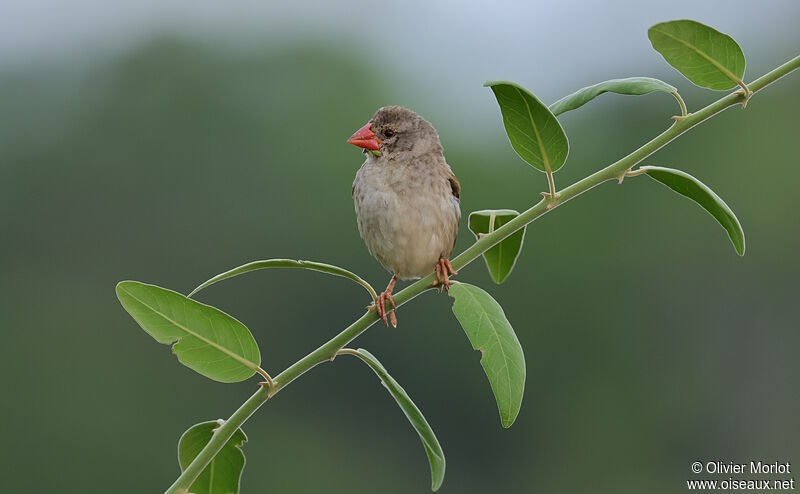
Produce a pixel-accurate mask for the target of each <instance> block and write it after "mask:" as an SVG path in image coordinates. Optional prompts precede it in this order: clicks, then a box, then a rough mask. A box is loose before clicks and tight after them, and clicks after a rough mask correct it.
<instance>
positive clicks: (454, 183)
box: [447, 172, 461, 201]
mask: <svg viewBox="0 0 800 494" xmlns="http://www.w3.org/2000/svg"><path fill="white" fill-rule="evenodd" d="M447 181H448V182H450V190H451V191H452V192H453V195H454V196H455V198H456V199H458V200H459V201H461V184H460V183H459V182H458V179H457V178H456V176H455V174H454V173H453V172H450V176H449V177H448V178H447Z"/></svg>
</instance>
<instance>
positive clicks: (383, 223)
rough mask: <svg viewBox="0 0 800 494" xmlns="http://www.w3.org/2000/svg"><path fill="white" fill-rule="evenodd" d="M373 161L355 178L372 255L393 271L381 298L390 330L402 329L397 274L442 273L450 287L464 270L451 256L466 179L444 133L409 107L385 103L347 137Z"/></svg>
mask: <svg viewBox="0 0 800 494" xmlns="http://www.w3.org/2000/svg"><path fill="white" fill-rule="evenodd" d="M347 142H348V143H349V144H353V145H355V146H358V147H360V148H362V150H363V151H362V152H363V153H364V154H365V155H366V160H365V161H364V163H363V164H362V165H361V167H360V168H359V169H358V172H357V173H356V177H355V180H354V181H353V190H352V196H353V202H354V203H355V210H356V219H357V222H358V231H359V234H360V235H361V238H362V239H363V240H364V243H365V244H366V245H367V249H368V250H369V253H370V254H372V256H373V257H375V258H376V259H377V260H378V262H380V263H381V265H383V267H384V268H386V269H387V270H388V271H390V272H391V273H392V278H391V280H390V281H389V284H388V285H387V287H386V290H384V291H383V292H381V294H380V295H379V296H378V298H377V299H376V300H375V307H376V310H377V313H378V315H379V316H380V318H381V320H383V323H384V324H385V325H386V326H387V327H388V326H389V324H388V322H387V307H386V304H387V302H388V303H390V304H391V306H392V310H391V311H388V314H389V315H388V317H389V319H390V320H391V324H392V327H397V317H396V316H395V313H394V309H395V308H396V306H395V303H394V298H393V297H392V291H393V290H394V287H395V284H396V283H397V280H398V279H401V280H409V279H417V278H421V277H423V276H427V275H428V274H430V273H431V272H434V271H435V273H436V281H435V282H434V286H439V288H440V289H439V291H440V292H441V290H442V288H443V289H444V290H446V291H448V290H449V289H450V284H451V282H450V277H451V276H453V275H456V274H457V272H456V270H455V269H453V266H452V264H450V254H451V253H452V251H453V247H454V246H455V242H456V237H457V236H458V224H459V221H460V220H461V184H460V183H459V181H458V179H457V178H456V176H455V174H454V173H453V170H452V169H451V168H450V165H448V164H447V161H446V160H445V158H444V153H443V148H442V144H441V142H440V141H439V134H438V133H437V132H436V129H434V127H433V125H431V123H430V122H428V121H427V120H425V119H424V118H423V117H421V116H420V115H418V114H417V113H415V112H414V111H412V110H409V109H408V108H404V107H402V106H384V107H382V108H379V109H378V110H377V111H376V112H375V114H374V115H373V116H372V118H371V119H370V120H369V121H368V122H367V123H366V124H365V125H364V126H363V127H361V128H360V129H358V130H357V131H356V132H355V133H354V134H353V135H352V136H350V138H349V139H348V140H347Z"/></svg>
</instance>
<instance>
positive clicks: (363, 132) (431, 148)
mask: <svg viewBox="0 0 800 494" xmlns="http://www.w3.org/2000/svg"><path fill="white" fill-rule="evenodd" d="M347 142H348V143H350V144H353V145H354V146H358V147H360V148H363V149H364V152H365V153H369V154H371V155H372V156H375V157H380V156H385V157H386V158H387V159H389V160H393V159H398V158H399V159H413V158H415V157H418V156H422V155H424V154H427V153H430V152H437V151H438V152H441V151H442V145H441V144H440V142H439V135H438V134H437V133H436V129H434V128H433V125H431V124H430V122H428V121H427V120H425V119H424V118H422V117H421V116H419V115H417V114H416V113H414V112H413V111H411V110H409V109H408V108H403V107H402V106H384V107H383V108H380V109H378V111H376V112H375V115H373V116H372V118H371V119H370V120H369V122H367V123H366V125H364V126H363V127H361V128H360V129H358V130H357V131H356V132H355V133H354V134H353V135H352V136H350V139H348V140H347Z"/></svg>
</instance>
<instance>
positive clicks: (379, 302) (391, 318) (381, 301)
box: [375, 276, 397, 328]
mask: <svg viewBox="0 0 800 494" xmlns="http://www.w3.org/2000/svg"><path fill="white" fill-rule="evenodd" d="M395 283H397V276H392V280H391V281H390V282H389V286H387V287H386V290H384V291H382V292H381V294H380V295H378V298H376V299H375V310H376V311H377V312H378V316H380V318H381V320H382V321H383V324H385V325H386V327H387V328H388V327H389V323H391V324H392V327H393V328H396V327H397V316H395V315H394V311H395V309H397V306H396V305H395V303H394V298H393V297H392V290H394V284H395ZM387 300H388V301H389V303H390V304H392V310H391V311H390V312H389V313H388V314H387V312H386V301H387Z"/></svg>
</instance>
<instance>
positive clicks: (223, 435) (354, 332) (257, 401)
mask: <svg viewBox="0 0 800 494" xmlns="http://www.w3.org/2000/svg"><path fill="white" fill-rule="evenodd" d="M797 68H800V55H798V56H797V57H795V58H793V59H791V60H789V61H788V62H786V63H784V64H783V65H781V66H780V67H777V68H776V69H774V70H772V71H770V72H768V73H767V74H765V75H763V76H761V77H760V78H758V79H756V80H755V81H753V82H752V83H750V84H749V85H748V87H749V89H750V91H751V95H752V94H755V93H756V92H758V91H760V90H761V89H763V88H764V87H766V86H767V85H769V84H772V83H773V82H775V81H776V80H778V79H780V78H781V77H783V76H785V75H786V74H788V73H789V72H791V71H793V70H795V69H797ZM749 96H750V95H748V97H749ZM748 97H745V95H744V94H743V93H742V92H734V93H730V94H728V95H726V96H723V97H722V98H720V99H718V100H717V101H715V102H713V103H711V104H710V105H708V106H706V107H705V108H703V109H701V110H699V111H697V112H694V113H691V114H689V115H687V116H686V117H685V118H682V119H680V120H678V121H676V122H675V123H673V124H672V126H671V127H670V128H668V129H667V130H665V131H664V132H662V133H661V134H659V135H658V136H656V137H655V138H653V139H652V140H651V141H650V142H648V143H646V144H645V145H643V146H642V147H640V148H639V149H637V150H635V151H633V152H632V153H630V154H629V155H627V156H625V157H624V158H622V159H620V160H619V161H617V162H615V163H612V164H610V165H608V166H606V167H605V168H603V169H602V170H599V171H597V172H595V173H593V174H591V175H589V176H588V177H586V178H584V179H582V180H580V181H578V182H575V183H574V184H572V185H570V186H569V187H567V188H565V189H562V190H561V191H560V192H559V200H558V201H557V202H551V201H548V200H546V199H542V200H541V201H539V202H538V203H537V204H535V205H534V206H532V207H531V208H530V209H528V210H526V211H525V212H523V213H522V214H520V215H519V216H517V217H516V218H514V219H513V220H511V221H509V222H508V223H506V224H504V225H503V226H501V227H500V228H498V229H497V230H495V231H493V232H492V233H489V234H487V235H484V236H483V237H481V238H480V239H478V240H477V241H476V242H475V243H474V244H472V245H471V246H470V247H469V248H467V249H466V250H465V251H464V252H462V253H461V254H459V255H458V257H456V258H455V259H453V260H452V261H451V262H452V264H453V268H454V269H456V270H460V269H461V268H463V267H464V266H466V265H467V264H469V263H471V262H472V261H474V260H475V259H477V258H478V257H480V256H481V255H482V254H483V253H484V252H486V251H487V250H489V249H490V248H491V247H493V246H494V245H496V244H498V243H499V242H501V241H502V240H503V239H505V238H506V237H508V236H510V235H511V234H513V233H514V232H516V231H517V230H520V229H521V228H523V227H524V226H525V225H527V224H528V223H531V222H532V221H533V220H535V219H537V218H538V217H540V216H542V215H544V214H545V213H547V212H549V211H552V210H553V209H555V208H556V207H558V206H560V205H561V204H563V203H565V202H567V201H569V200H570V199H573V198H575V197H577V196H579V195H580V194H582V193H584V192H586V191H587V190H589V189H592V188H594V187H596V186H598V185H600V184H601V183H603V182H606V181H609V180H614V179H617V178H618V177H619V176H620V175H623V174H624V173H625V172H626V171H628V170H630V169H631V167H633V166H635V165H636V164H637V163H639V162H640V161H642V160H643V159H645V158H647V157H648V156H650V155H651V154H653V153H655V152H656V151H658V150H659V149H660V148H661V147H663V146H665V145H666V144H668V143H669V142H670V141H672V140H673V139H675V138H676V137H678V136H679V135H681V134H683V133H684V132H686V131H687V130H689V129H691V128H692V127H694V126H695V125H697V124H699V123H701V122H703V121H705V120H707V119H709V118H711V117H712V116H714V115H716V114H717V113H719V112H721V111H722V110H724V109H726V108H728V107H731V106H733V105H736V104H739V103H744V102H745V101H746V99H747V98H748ZM551 192H554V190H553V188H552V187H551ZM552 199H553V198H551V200H552ZM433 281H434V274H433V273H431V274H429V275H428V276H426V277H424V278H422V279H420V280H418V281H416V282H414V283H413V284H411V285H409V286H408V287H406V288H404V289H403V290H401V291H400V292H398V293H397V294H396V295H395V296H394V300H395V303H396V304H397V306H398V307H399V306H401V305H403V304H405V303H406V302H408V301H409V300H411V299H412V298H414V297H416V296H418V295H419V294H421V293H422V292H424V291H426V290H430V289H432V288H433V286H432V283H433ZM379 320H380V318H379V317H378V315H377V313H376V312H375V309H374V308H371V309H370V310H368V311H367V312H366V313H365V314H364V315H363V316H361V317H360V318H359V319H358V320H356V321H355V322H353V323H352V324H351V325H350V326H348V327H347V328H345V329H344V331H342V332H341V333H339V334H338V335H336V336H334V337H333V338H331V339H330V340H328V341H327V342H326V343H324V344H323V345H321V346H320V347H319V348H317V349H316V350H314V351H313V352H311V353H309V354H308V355H306V356H305V357H303V358H302V359H300V360H298V361H297V362H295V363H294V364H292V365H291V366H289V367H288V368H287V369H286V370H284V371H283V372H281V373H280V374H278V375H277V376H275V378H274V379H273V383H272V385H271V386H269V387H267V386H262V387H260V388H259V389H258V391H256V392H255V394H253V395H252V396H251V397H250V398H248V399H247V401H245V402H244V404H242V406H241V407H239V409H238V410H236V411H235V412H234V413H233V415H231V416H230V418H229V419H228V420H226V421H225V423H224V424H223V425H222V426H220V427H219V428H218V429H217V430H216V431H214V434H213V435H212V436H211V440H210V441H209V442H208V444H206V446H205V447H204V448H203V449H202V450H201V451H200V453H199V454H198V455H197V457H195V459H194V460H192V462H191V463H190V464H189V466H188V467H186V470H184V471H183V472H182V473H181V475H180V476H179V477H178V478H177V480H175V483H173V484H172V486H171V487H170V488H169V489H167V491H166V493H167V494H185V493H186V492H188V489H189V488H190V487H191V485H192V483H193V482H194V481H195V479H197V477H198V476H199V475H200V473H202V471H203V469H204V468H205V467H206V465H208V464H209V462H211V460H212V459H213V458H214V456H216V454H217V453H218V452H219V451H220V450H221V449H222V447H223V446H224V445H225V444H226V443H227V442H228V440H229V439H230V438H231V437H232V436H233V434H234V432H236V429H238V428H239V427H241V425H242V424H243V423H244V422H245V421H246V420H247V419H248V418H249V417H250V416H251V415H252V414H253V413H254V412H255V411H256V410H257V409H258V408H259V407H260V406H261V405H263V404H264V403H265V402H266V401H267V400H269V399H270V398H271V397H272V396H274V395H275V394H276V393H278V392H279V391H280V390H281V389H283V388H284V387H286V386H287V385H288V384H289V383H291V382H292V381H294V380H295V379H297V378H298V377H299V376H301V375H302V374H304V373H305V372H307V371H309V370H310V369H311V368H313V367H315V366H316V365H318V364H321V363H323V362H326V361H329V360H333V359H334V358H335V357H336V354H337V352H338V351H339V350H341V349H342V348H344V346H345V345H347V344H348V343H350V342H351V341H353V340H354V339H355V338H356V337H357V336H358V335H360V334H361V333H363V332H364V331H366V330H367V328H369V327H370V326H372V325H373V324H375V323H376V322H377V321H379Z"/></svg>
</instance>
